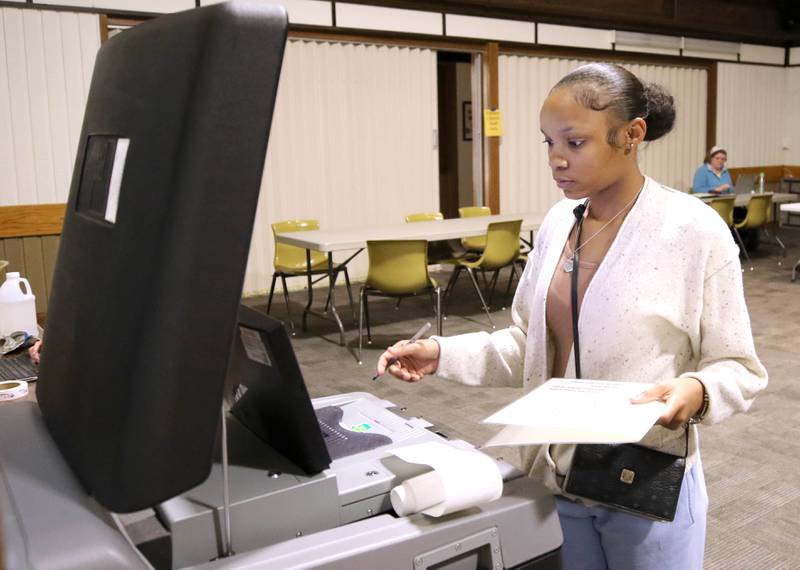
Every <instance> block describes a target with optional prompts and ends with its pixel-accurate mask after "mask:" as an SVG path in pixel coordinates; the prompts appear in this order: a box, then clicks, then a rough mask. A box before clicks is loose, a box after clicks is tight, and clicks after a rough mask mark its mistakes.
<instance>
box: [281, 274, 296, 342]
mask: <svg viewBox="0 0 800 570" xmlns="http://www.w3.org/2000/svg"><path fill="white" fill-rule="evenodd" d="M281 285H283V302H284V303H285V304H286V320H287V321H289V330H291V332H292V336H295V334H297V333H296V332H295V330H294V321H293V320H292V310H291V308H290V307H289V288H288V287H287V286H286V276H285V275H281Z"/></svg>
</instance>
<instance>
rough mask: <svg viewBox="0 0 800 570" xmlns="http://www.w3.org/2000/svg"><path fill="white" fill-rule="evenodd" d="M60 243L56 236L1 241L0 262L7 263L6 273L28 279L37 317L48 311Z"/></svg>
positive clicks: (58, 237)
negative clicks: (14, 273)
mask: <svg viewBox="0 0 800 570" xmlns="http://www.w3.org/2000/svg"><path fill="white" fill-rule="evenodd" d="M60 240H61V238H60V236H56V235H53V236H43V237H24V238H5V239H0V259H5V260H7V261H8V262H9V263H8V267H6V268H5V271H19V272H20V273H21V274H22V276H23V277H25V278H26V279H27V280H28V282H29V283H30V284H31V289H32V290H33V294H34V295H36V312H37V313H39V315H43V314H44V313H46V312H47V301H48V299H49V298H50V288H51V286H52V283H53V269H54V268H55V265H56V254H57V253H58V244H59V241H60ZM2 278H3V279H4V278H5V276H2Z"/></svg>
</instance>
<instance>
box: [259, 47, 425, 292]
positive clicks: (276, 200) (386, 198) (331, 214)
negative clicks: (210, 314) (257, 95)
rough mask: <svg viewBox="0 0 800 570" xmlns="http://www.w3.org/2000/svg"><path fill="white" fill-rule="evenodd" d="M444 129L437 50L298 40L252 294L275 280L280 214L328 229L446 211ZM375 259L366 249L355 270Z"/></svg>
mask: <svg viewBox="0 0 800 570" xmlns="http://www.w3.org/2000/svg"><path fill="white" fill-rule="evenodd" d="M436 128H437V107H436V54H435V52H433V51H431V50H425V49H411V48H400V47H386V46H375V45H360V44H344V43H334V42H312V41H290V42H289V45H288V46H287V50H286V57H285V60H284V64H283V71H282V74H281V80H280V86H279V89H278V99H277V103H276V109H275V117H274V120H273V124H272V132H271V134H270V144H269V150H268V152H267V164H266V168H265V171H264V179H263V182H262V187H261V199H260V203H259V209H258V213H257V216H256V226H255V230H254V232H253V244H252V247H251V251H250V262H249V266H248V270H247V275H246V278H245V287H244V290H245V293H255V292H262V291H265V290H267V288H268V287H269V284H270V279H271V276H272V257H273V252H274V244H273V237H272V231H271V229H270V224H271V223H272V222H275V221H277V220H285V219H293V218H315V219H318V220H319V221H320V223H321V226H322V228H323V229H337V228H347V227H357V226H369V225H381V224H387V223H389V224H391V223H403V221H404V217H405V215H406V214H408V213H410V212H416V211H431V210H438V208H439V171H438V164H439V156H438V151H437V150H436V149H435V148H434V144H433V143H434V134H433V133H434V130H435V129H436ZM343 258H344V255H343V254H337V256H336V259H337V260H342V259H343ZM366 263H367V258H366V253H362V254H361V255H360V256H359V257H358V258H357V259H356V260H355V261H354V262H353V263H352V264H351V265H350V271H351V277H354V278H357V277H359V276H361V275H364V274H365V273H366ZM291 281H293V282H294V283H293V286H294V287H302V286H303V285H304V284H305V283H304V281H303V280H301V279H294V280H290V282H291Z"/></svg>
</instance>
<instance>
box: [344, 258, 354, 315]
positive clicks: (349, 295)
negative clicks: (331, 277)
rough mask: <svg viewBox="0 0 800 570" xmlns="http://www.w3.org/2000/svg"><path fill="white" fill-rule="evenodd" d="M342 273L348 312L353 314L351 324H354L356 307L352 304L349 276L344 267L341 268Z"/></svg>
mask: <svg viewBox="0 0 800 570" xmlns="http://www.w3.org/2000/svg"><path fill="white" fill-rule="evenodd" d="M342 271H344V282H345V285H347V297H348V298H349V299H350V312H351V313H353V322H356V307H355V305H354V304H353V291H352V289H351V288H350V274H349V273H347V267H345V266H342Z"/></svg>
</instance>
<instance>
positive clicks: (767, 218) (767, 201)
mask: <svg viewBox="0 0 800 570" xmlns="http://www.w3.org/2000/svg"><path fill="white" fill-rule="evenodd" d="M771 221H772V194H753V195H752V196H751V197H750V201H749V202H748V203H747V215H746V216H745V217H744V219H743V220H742V221H741V222H738V223H734V224H733V228H734V229H735V230H736V231H737V233H738V232H741V231H745V230H747V231H762V232H764V234H765V235H767V237H770V238H774V239H775V242H776V243H777V244H778V245H779V246H780V248H781V250H782V257H781V258H780V259H779V260H778V265H783V257H786V246H785V245H784V244H783V242H782V241H781V239H780V238H779V237H778V236H777V235H774V236H772V235H770V233H769V230H767V224H769V223H770V222H771ZM740 243H741V242H740ZM742 250H743V251H744V252H745V257H746V258H747V262H748V263H750V271H753V269H754V268H753V264H752V263H751V261H750V256H749V255H748V253H747V250H745V249H744V248H742Z"/></svg>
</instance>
